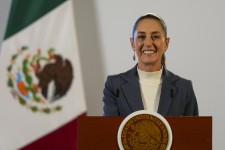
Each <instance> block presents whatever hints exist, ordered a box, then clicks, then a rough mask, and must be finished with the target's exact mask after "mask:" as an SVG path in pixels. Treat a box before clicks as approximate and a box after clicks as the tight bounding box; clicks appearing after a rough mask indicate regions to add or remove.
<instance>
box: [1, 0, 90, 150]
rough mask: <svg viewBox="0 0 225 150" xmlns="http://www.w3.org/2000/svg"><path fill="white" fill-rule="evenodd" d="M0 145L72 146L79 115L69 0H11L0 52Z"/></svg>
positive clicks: (80, 88) (79, 81) (78, 80)
mask: <svg viewBox="0 0 225 150" xmlns="http://www.w3.org/2000/svg"><path fill="white" fill-rule="evenodd" d="M0 93H1V95H0V119H1V123H0V149H1V150H8V149H77V148H76V146H77V143H76V140H77V133H76V132H77V130H76V125H77V124H76V119H77V117H78V116H80V115H85V113H86V104H85V96H84V90H83V82H82V74H81V65H80V58H79V48H78V43H77V37H76V30H75V19H74V11H73V2H72V0H68V1H67V0H12V5H11V10H10V15H9V19H8V25H7V29H6V32H5V38H4V41H3V44H2V49H1V53H0Z"/></svg>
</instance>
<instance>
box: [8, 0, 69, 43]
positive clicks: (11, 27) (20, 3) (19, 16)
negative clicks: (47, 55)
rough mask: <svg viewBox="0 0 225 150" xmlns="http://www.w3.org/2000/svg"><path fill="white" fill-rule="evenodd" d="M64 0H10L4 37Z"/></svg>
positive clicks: (17, 30) (20, 28)
mask: <svg viewBox="0 0 225 150" xmlns="http://www.w3.org/2000/svg"><path fill="white" fill-rule="evenodd" d="M65 1H66V0H12V5H11V10H10V14H9V19H8V25H7V29H6V33H5V37H4V39H7V38H9V37H10V36H12V35H13V34H15V33H17V32H19V31H20V30H22V29H24V28H25V27H27V26H28V25H30V24H31V23H33V22H34V21H36V20H38V19H39V18H40V17H42V16H43V15H45V14H47V13H48V12H49V11H51V10H52V9H54V8H56V7H57V6H58V5H60V4H61V3H63V2H65Z"/></svg>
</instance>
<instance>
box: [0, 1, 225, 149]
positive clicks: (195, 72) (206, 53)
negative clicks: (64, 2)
mask: <svg viewBox="0 0 225 150" xmlns="http://www.w3.org/2000/svg"><path fill="white" fill-rule="evenodd" d="M10 4H11V1H10V0H1V1H0V11H1V12H0V45H1V43H2V40H3V36H4V31H5V28H6V23H7V18H8V13H9V9H10ZM224 6H225V2H224V1H222V0H214V1H209V0H198V1H194V0H189V1H184V0H183V1H181V0H173V1H163V0H157V1H156V0H139V1H130V0H123V1H121V0H113V1H106V0H74V8H75V20H76V29H77V37H78V43H79V49H80V58H81V66H82V74H83V79H84V88H85V94H86V99H87V101H86V102H87V108H88V115H89V116H102V114H103V111H102V107H103V103H102V97H103V88H104V84H105V80H106V77H107V75H112V74H118V73H121V72H124V71H127V70H128V69H130V68H132V67H133V66H134V65H135V64H136V63H137V62H134V61H133V60H132V56H133V51H132V49H131V46H130V42H129V38H130V37H131V31H132V26H133V24H134V22H135V20H136V19H137V18H138V17H139V16H140V15H143V14H145V13H147V12H153V13H156V14H158V15H160V16H161V17H162V18H163V19H164V21H165V22H166V24H167V27H168V36H169V37H170V46H169V49H168V51H167V52H166V58H167V61H166V63H167V68H168V69H169V70H170V71H172V72H174V73H175V74H178V75H179V76H182V77H184V78H187V79H190V80H192V82H193V87H194V90H195V94H196V97H197V100H198V104H199V112H200V116H213V149H220V148H221V147H225V143H224V142H223V141H222V139H223V136H224V135H225V129H224V127H225V119H224V115H225V109H224V107H225V101H224V100H225V96H224V93H223V92H224V91H225V67H224V66H225V59H224V57H225V44H224V39H225V38H224V35H225V17H224V16H225V15H224V14H225V9H224Z"/></svg>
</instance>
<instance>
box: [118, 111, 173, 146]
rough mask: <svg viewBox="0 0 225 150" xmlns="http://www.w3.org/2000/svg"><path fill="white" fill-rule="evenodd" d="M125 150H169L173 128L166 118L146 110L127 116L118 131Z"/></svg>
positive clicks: (119, 140) (121, 144)
mask: <svg viewBox="0 0 225 150" xmlns="http://www.w3.org/2000/svg"><path fill="white" fill-rule="evenodd" d="M117 138H118V144H119V147H120V149H124V150H167V149H169V148H170V146H171V143H172V132H171V128H170V126H169V124H168V122H167V121H166V119H165V118H164V117H162V116H161V115H159V114H158V113H154V112H149V111H146V110H142V111H137V112H135V113H132V114H131V115H129V116H127V117H126V118H125V119H124V120H123V122H122V123H121V125H120V128H119V131H118V137H117Z"/></svg>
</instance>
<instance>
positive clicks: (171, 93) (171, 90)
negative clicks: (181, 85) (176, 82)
mask: <svg viewBox="0 0 225 150" xmlns="http://www.w3.org/2000/svg"><path fill="white" fill-rule="evenodd" d="M170 97H171V98H173V97H174V93H173V89H170Z"/></svg>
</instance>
